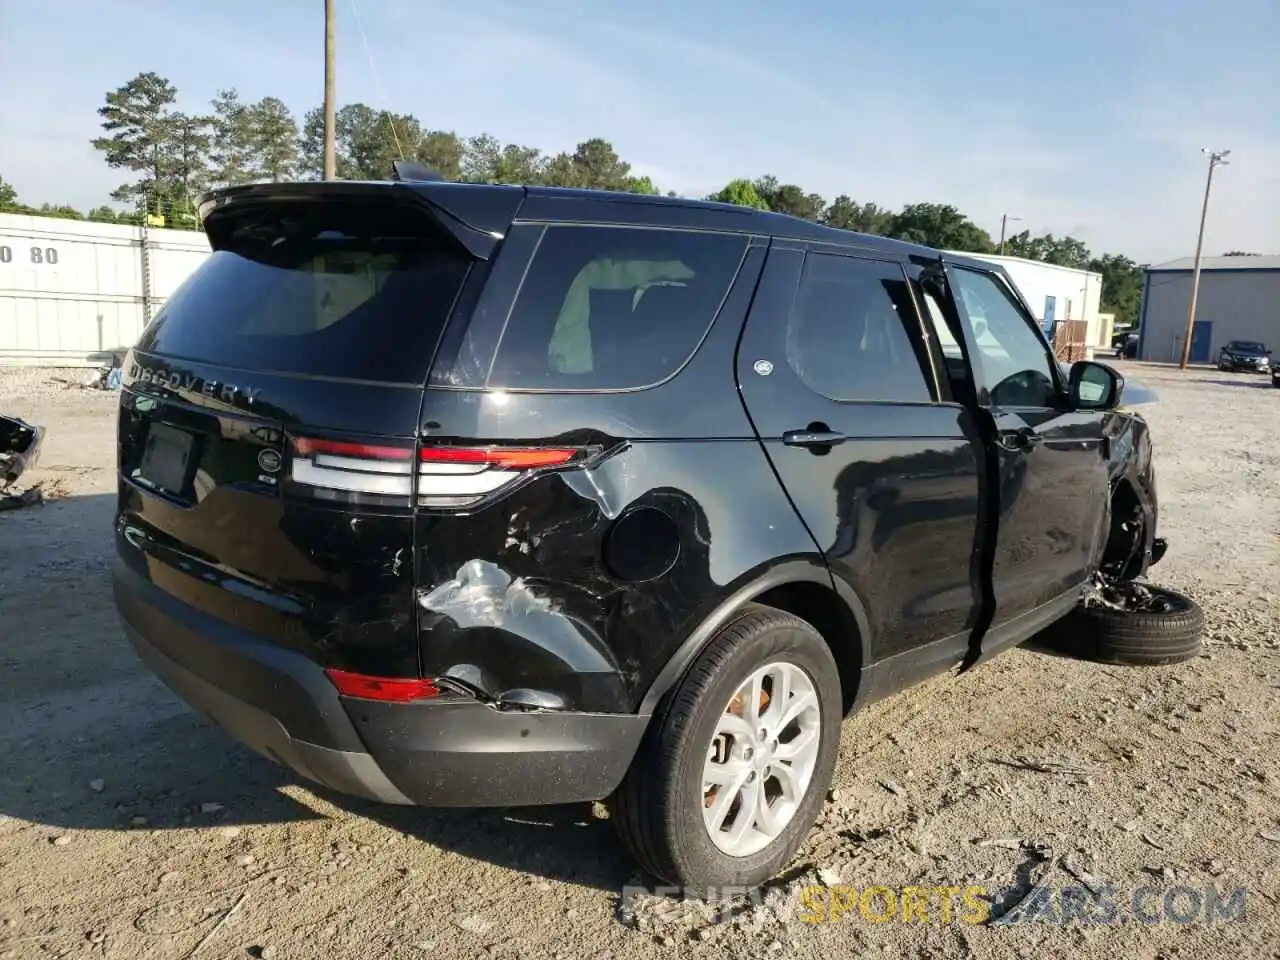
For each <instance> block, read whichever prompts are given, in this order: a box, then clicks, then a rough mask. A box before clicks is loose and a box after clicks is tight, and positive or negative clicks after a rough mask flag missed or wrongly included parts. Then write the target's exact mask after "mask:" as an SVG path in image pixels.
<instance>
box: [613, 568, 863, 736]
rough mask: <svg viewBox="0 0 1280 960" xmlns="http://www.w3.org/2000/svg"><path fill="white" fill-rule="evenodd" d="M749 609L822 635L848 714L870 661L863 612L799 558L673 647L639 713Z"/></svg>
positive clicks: (754, 578) (826, 575)
mask: <svg viewBox="0 0 1280 960" xmlns="http://www.w3.org/2000/svg"><path fill="white" fill-rule="evenodd" d="M750 604H760V605H762V606H768V607H773V608H774V609H778V610H784V611H786V612H787V613H790V614H792V615H794V616H797V617H799V618H800V619H802V620H804V621H805V622H807V623H808V624H810V626H812V627H813V628H814V629H815V630H817V631H818V633H819V634H821V635H822V638H823V640H825V641H826V643H827V646H829V647H830V648H831V652H832V654H833V656H834V657H835V660H836V665H837V667H838V668H839V670H840V694H841V698H842V699H843V701H844V709H845V712H846V713H848V712H849V710H850V709H851V708H852V705H853V703H854V701H855V698H856V696H857V692H858V683H859V680H860V678H861V675H862V669H863V667H865V666H866V664H867V663H868V662H869V653H870V647H869V643H868V638H869V628H868V621H867V612H866V608H865V607H864V605H863V604H862V601H861V600H860V599H859V598H858V596H857V594H856V593H854V591H853V589H852V588H851V587H849V586H848V585H847V584H844V583H842V582H841V581H839V580H833V578H832V576H831V574H830V572H829V571H828V570H827V568H826V566H825V565H824V564H822V563H821V562H820V561H816V560H803V559H802V560H789V561H786V562H783V563H780V564H775V565H773V566H771V567H769V568H768V569H765V570H762V571H756V572H754V573H751V574H748V575H747V576H746V577H745V579H744V581H743V582H742V583H740V585H739V586H738V587H737V588H735V589H734V590H733V592H732V593H730V594H729V596H728V597H726V598H725V599H724V600H723V601H722V602H721V603H720V604H719V605H718V606H717V607H716V608H715V610H713V611H712V612H711V614H710V615H708V616H707V617H705V618H704V619H703V620H702V621H701V622H700V623H699V624H698V625H697V626H696V627H695V628H694V629H693V630H692V631H691V632H690V633H689V635H688V636H687V637H685V639H684V641H683V642H682V643H681V644H680V646H679V647H677V648H676V651H675V653H674V654H672V656H671V658H670V659H669V660H668V661H667V665H666V666H665V667H664V668H663V669H662V670H661V671H660V672H659V674H658V676H657V678H655V679H654V681H653V683H651V684H650V685H649V689H648V690H647V691H646V692H645V695H644V697H643V699H642V700H641V702H640V706H639V710H638V712H640V713H641V714H645V715H649V714H652V713H653V712H654V711H655V710H657V707H658V703H659V702H660V701H661V700H662V698H663V697H664V696H665V695H666V694H667V693H668V692H669V691H670V690H671V689H672V688H673V687H675V686H676V684H678V683H679V682H680V678H681V677H683V676H684V674H685V672H686V671H687V670H688V669H689V667H690V665H692V663H693V661H694V660H696V659H697V657H698V655H699V654H700V653H701V652H702V651H703V650H704V649H705V648H706V646H707V645H708V644H709V643H711V641H712V640H713V639H714V637H715V635H716V633H717V632H718V631H719V630H720V628H721V627H723V626H724V625H725V624H726V623H728V622H729V621H730V619H732V618H733V616H734V615H735V614H736V613H738V612H739V611H741V610H743V609H744V608H745V607H747V606H748V605H750Z"/></svg>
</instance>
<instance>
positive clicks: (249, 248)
mask: <svg viewBox="0 0 1280 960" xmlns="http://www.w3.org/2000/svg"><path fill="white" fill-rule="evenodd" d="M468 266H469V261H468V260H467V259H466V258H464V257H461V256H458V255H457V254H456V253H455V251H454V250H452V249H445V248H444V247H442V246H441V245H440V241H439V240H438V238H436V237H434V236H432V235H431V234H430V233H429V232H428V233H424V232H423V230H422V227H421V225H420V224H415V223H413V222H412V221H411V219H410V218H408V217H406V216H404V215H397V214H396V213H394V212H390V213H388V214H386V215H384V216H377V215H374V214H373V212H372V211H370V210H368V209H362V210H353V211H350V212H344V211H342V210H341V209H331V210H328V211H324V212H323V213H316V214H315V215H314V216H313V217H308V216H306V215H305V214H304V215H301V216H297V215H295V214H293V213H291V214H289V215H287V216H286V215H285V214H280V215H277V216H274V217H273V216H271V215H267V216H263V217H258V218H254V219H253V220H252V221H251V222H247V223H246V225H245V227H244V228H243V229H242V230H240V231H238V232H233V233H232V234H231V236H230V238H229V239H228V240H227V242H226V243H225V245H224V246H222V248H220V249H218V250H216V251H215V252H214V253H213V254H212V255H211V256H210V257H209V259H208V260H207V261H205V263H203V264H202V265H201V266H200V267H199V269H197V270H196V271H195V273H193V274H192V275H191V276H190V277H189V278H188V279H187V280H186V282H185V283H183V285H182V286H181V287H180V288H179V289H178V290H177V291H175V292H174V294H173V295H172V296H171V297H170V298H169V300H168V301H167V302H166V303H165V304H164V306H163V307H162V308H161V310H160V312H159V313H158V314H157V316H156V319H155V322H154V323H153V325H152V326H151V327H150V328H149V329H148V330H147V331H146V333H145V334H144V335H143V338H142V340H141V341H140V342H139V348H140V349H141V350H143V351H145V352H150V353H157V354H162V355H166V356H171V357H175V358H182V359H188V360H196V361H201V362H206V363H214V364H220V365H225V366H233V367H238V368H240V369H245V370H257V371H270V372H276V373H286V374H310V375H314V376H327V377H339V378H344V379H355V380H373V381H382V382H391V383H405V384H421V383H423V382H424V381H425V379H426V376H427V370H428V367H429V365H430V363H431V358H432V355H433V353H434V351H435V347H436V343H437V341H438V340H439V338H440V335H441V332H442V330H443V328H444V325H445V323H446V321H447V320H448V317H449V313H450V311H451V309H452V306H453V302H454V299H455V298H456V296H457V294H458V291H459V290H460V288H461V286H462V283H463V281H464V279H465V278H466V275H467V270H468Z"/></svg>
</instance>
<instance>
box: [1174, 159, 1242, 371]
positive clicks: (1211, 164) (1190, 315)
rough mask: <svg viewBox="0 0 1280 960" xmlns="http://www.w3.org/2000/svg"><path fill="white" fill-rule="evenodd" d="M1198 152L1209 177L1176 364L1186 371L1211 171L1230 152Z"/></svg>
mask: <svg viewBox="0 0 1280 960" xmlns="http://www.w3.org/2000/svg"><path fill="white" fill-rule="evenodd" d="M1200 152H1201V153H1203V154H1204V155H1205V156H1206V157H1208V158H1209V175H1208V176H1207V177H1206V178H1205V181H1204V204H1203V205H1202V206H1201V207H1200V234H1199V236H1197V237H1196V261H1195V265H1194V266H1193V267H1192V268H1191V305H1190V306H1189V307H1188V308H1187V333H1186V336H1184V337H1183V338H1182V362H1181V363H1179V364H1178V368H1179V369H1181V370H1185V369H1187V362H1188V361H1189V360H1190V358H1191V334H1192V333H1194V332H1195V327H1196V300H1198V299H1199V297H1200V254H1201V252H1202V251H1203V250H1204V222H1205V220H1206V219H1207V217H1208V215H1209V190H1210V188H1211V187H1212V186H1213V171H1214V168H1215V167H1219V166H1223V165H1225V164H1226V163H1228V162H1229V161H1228V160H1227V154H1229V153H1230V152H1231V151H1230V150H1209V149H1208V148H1207V147H1202V148H1201V149H1200Z"/></svg>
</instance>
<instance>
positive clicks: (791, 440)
mask: <svg viewBox="0 0 1280 960" xmlns="http://www.w3.org/2000/svg"><path fill="white" fill-rule="evenodd" d="M848 439H849V438H848V437H847V436H845V435H844V434H843V433H837V432H836V431H834V430H788V431H787V432H786V433H784V434H783V435H782V442H783V443H785V444H786V445H787V446H789V447H831V446H834V445H835V444H837V443H844V442H845V441H846V440H848Z"/></svg>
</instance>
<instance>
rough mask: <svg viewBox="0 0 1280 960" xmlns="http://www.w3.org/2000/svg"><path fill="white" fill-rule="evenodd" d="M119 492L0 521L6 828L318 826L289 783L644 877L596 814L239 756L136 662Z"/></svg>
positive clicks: (560, 862)
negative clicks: (467, 806) (458, 803)
mask: <svg viewBox="0 0 1280 960" xmlns="http://www.w3.org/2000/svg"><path fill="white" fill-rule="evenodd" d="M114 502H115V498H114V497H113V496H111V495H106V494H100V495H92V496H83V497H74V498H67V499H64V500H54V501H51V502H49V503H46V504H44V505H42V506H35V507H31V508H29V509H24V510H19V511H13V512H8V513H0V637H3V641H2V642H0V676H3V677H4V678H5V680H4V682H3V683H0V730H3V731H4V733H3V735H2V736H0V820H3V819H4V818H6V817H11V818H16V819H19V820H25V821H29V822H31V823H34V824H38V825H41V826H43V827H46V828H49V829H50V831H51V832H50V835H49V837H48V839H49V840H50V841H52V840H53V838H54V837H55V836H57V834H58V833H61V832H65V831H77V830H85V831H103V830H105V831H131V830H136V831H157V830H160V831H163V830H173V829H184V828H199V827H206V828H217V827H228V826H245V827H247V826H263V825H270V824H290V823H300V822H304V821H319V820H323V819H325V815H324V814H323V813H321V812H317V811H316V810H314V809H312V808H311V807H309V806H307V805H306V804H304V803H302V802H299V801H297V800H295V799H293V798H292V797H290V796H289V795H288V794H286V793H283V792H281V788H282V787H285V786H288V785H291V784H292V785H297V786H302V787H305V788H306V789H307V790H309V791H310V792H311V793H313V794H314V795H315V796H316V797H319V798H321V799H322V800H324V801H326V802H327V803H331V804H333V805H334V806H335V807H337V808H339V809H341V810H345V811H348V812H349V813H351V814H352V815H354V816H359V817H364V818H368V819H369V820H372V821H374V822H376V823H380V824H383V825H384V826H386V827H388V828H390V829H393V830H396V831H398V832H400V833H402V834H405V835H407V836H409V837H412V838H415V839H417V840H419V841H421V842H423V843H427V844H432V845H434V846H437V847H440V848H442V849H445V850H450V851H453V852H456V853H460V854H463V855H464V856H468V857H472V858H474V859H476V860H481V861H486V862H489V863H492V864H496V865H499V866H503V867H509V868H511V869H513V870H518V871H521V872H524V873H530V874H534V875H539V876H543V877H546V878H548V879H554V880H561V881H565V882H571V883H576V884H581V885H588V886H595V887H600V888H602V889H609V890H613V891H616V890H618V889H620V888H621V887H622V886H623V885H624V884H625V883H626V882H627V881H628V879H629V877H630V876H631V875H632V873H633V870H632V868H631V866H630V864H629V861H628V860H627V859H626V858H625V857H624V855H623V853H622V851H621V849H620V848H619V846H618V844H617V843H616V841H615V839H614V837H613V832H612V830H611V829H610V826H609V824H608V823H607V822H605V821H601V820H597V819H594V818H593V817H592V814H591V809H590V807H589V805H585V804H583V805H575V806H572V807H540V808H522V809H512V808H507V809H501V810H428V809H422V808H415V807H397V806H388V805H379V804H374V803H368V802H365V801H362V800H360V799H357V798H352V797H347V796H344V795H340V794H336V793H333V792H331V791H329V790H327V789H326V788H323V787H319V786H317V785H315V784H311V783H310V782H308V781H306V780H304V779H302V778H301V777H298V776H296V775H294V774H293V773H292V772H291V771H289V770H287V769H285V768H283V767H280V766H277V765H276V764H274V763H272V762H271V761H269V760H266V759H264V758H260V757H258V756H257V755H256V754H254V753H252V752H251V751H249V750H247V749H246V748H244V747H241V746H240V745H239V744H237V743H236V742H234V741H233V740H232V739H231V738H230V737H229V736H227V735H226V734H224V733H223V732H222V731H221V730H220V729H218V728H217V727H215V726H214V725H213V724H212V723H210V722H208V721H206V720H205V719H204V718H202V717H200V716H198V715H196V714H195V713H194V712H192V711H191V710H190V709H189V708H188V707H187V706H186V705H185V704H183V703H182V702H181V701H179V700H178V698H177V697H175V696H174V695H173V694H171V693H170V692H169V691H168V689H167V688H166V687H164V686H163V684H161V683H160V682H159V681H158V680H157V679H155V678H154V677H153V676H152V675H151V673H150V672H149V671H147V670H146V669H145V667H143V665H142V664H141V662H140V661H139V660H138V659H137V656H136V655H135V654H134V652H133V649H132V648H131V647H130V646H129V644H128V643H127V641H126V640H125V639H124V637H123V636H122V634H121V632H120V629H119V627H118V625H117V622H116V615H115V608H114V604H113V601H112V597H111V586H110V580H109V571H110V562H111V559H112V557H113V556H114V553H113V547H112V544H111V534H110V529H111V521H112V515H113V510H114Z"/></svg>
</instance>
